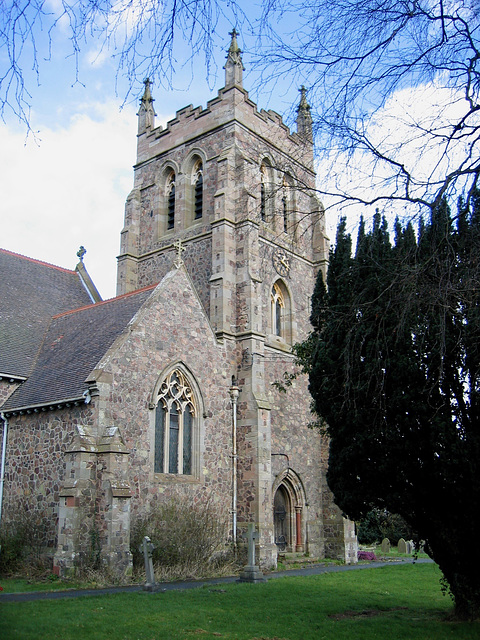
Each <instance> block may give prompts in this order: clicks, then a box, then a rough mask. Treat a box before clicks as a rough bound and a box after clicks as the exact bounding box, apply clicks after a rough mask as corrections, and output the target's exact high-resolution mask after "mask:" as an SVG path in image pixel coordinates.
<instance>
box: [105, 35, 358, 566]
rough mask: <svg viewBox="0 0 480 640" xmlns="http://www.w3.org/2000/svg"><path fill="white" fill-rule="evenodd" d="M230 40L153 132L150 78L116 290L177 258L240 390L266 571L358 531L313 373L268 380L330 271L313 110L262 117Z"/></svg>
mask: <svg viewBox="0 0 480 640" xmlns="http://www.w3.org/2000/svg"><path fill="white" fill-rule="evenodd" d="M231 36H232V38H231V43H230V48H229V50H228V56H227V61H226V64H225V67H224V69H225V86H224V88H222V89H220V91H219V92H218V96H217V97H216V98H214V99H212V100H210V101H209V102H208V104H207V107H206V108H205V109H202V108H192V106H188V107H185V108H184V109H182V110H180V111H178V112H177V113H176V117H175V118H174V119H173V120H171V121H170V122H168V123H167V125H166V127H165V128H162V127H161V126H156V125H155V111H154V107H153V102H154V100H153V98H152V95H151V87H150V82H149V81H148V80H146V81H145V92H144V95H143V97H142V100H141V104H140V109H139V112H138V146H137V161H136V165H135V180H134V188H133V191H132V192H131V193H130V195H129V197H128V199H127V204H126V212H125V226H124V229H123V230H122V234H121V249H120V255H119V257H118V277H117V295H122V294H125V293H128V292H130V291H134V290H137V289H140V288H142V287H146V286H148V285H151V284H153V283H156V282H158V281H160V280H161V279H162V278H163V277H164V276H165V274H166V273H167V272H168V271H169V269H170V268H171V265H172V262H173V261H174V258H175V256H176V255H177V256H178V259H179V260H181V261H182V262H183V263H184V265H185V268H186V271H187V272H188V274H189V276H190V278H191V281H192V282H193V284H194V286H195V289H196V292H197V294H198V296H199V298H200V301H201V303H202V305H203V308H204V310H205V313H206V315H207V316H208V318H209V321H210V324H211V327H212V328H213V330H214V332H215V336H216V338H217V340H218V341H219V342H220V343H222V344H223V345H224V346H225V349H226V353H227V354H228V359H229V361H230V372H231V376H232V390H233V392H235V393H237V392H236V391H235V390H236V389H238V391H239V396H238V404H237V401H236V398H235V404H236V407H235V408H236V410H237V411H238V415H237V416H236V429H237V432H236V434H235V438H236V451H234V452H233V453H231V457H232V461H233V463H232V464H233V466H234V467H235V470H234V471H235V473H236V476H237V483H238V484H237V486H236V487H235V490H236V492H237V495H236V496H234V505H233V508H232V511H235V515H234V519H236V518H238V527H239V528H240V529H241V528H242V523H246V522H249V521H253V522H255V523H257V524H258V526H259V528H260V532H261V540H262V543H261V549H260V557H261V559H262V562H264V563H265V564H267V565H271V564H274V563H275V562H276V554H277V549H278V548H286V549H287V550H290V551H303V550H306V549H307V548H308V550H309V552H310V553H311V554H313V555H320V556H324V555H325V554H326V555H328V556H331V557H332V556H335V557H337V556H342V557H343V556H344V555H345V549H346V547H345V543H346V539H347V538H348V540H349V541H350V542H352V543H353V537H354V534H353V529H352V525H351V523H348V522H347V521H344V520H343V518H342V517H341V515H340V513H339V511H338V509H337V508H336V507H335V505H333V503H332V498H331V495H330V493H329V491H328V489H327V487H326V484H325V467H326V464H327V452H326V447H325V443H324V442H322V439H321V437H320V435H319V434H318V433H316V432H314V431H312V430H310V429H309V428H308V423H309V421H310V419H311V418H310V414H309V403H310V400H309V395H308V392H307V389H306V381H305V380H302V379H299V380H297V381H296V383H295V384H294V386H293V387H292V388H291V389H289V391H288V392H287V393H286V394H282V393H279V392H278V391H277V390H276V387H275V386H274V383H275V382H276V381H279V380H281V379H282V378H283V374H284V372H285V371H287V372H291V371H293V356H292V355H291V346H292V345H293V344H294V343H295V342H297V341H300V340H302V339H304V338H305V337H306V336H307V334H308V332H309V321H308V318H309V313H310V308H309V304H310V296H311V294H312V291H313V287H314V282H315V277H316V275H317V273H318V271H319V270H322V271H323V272H325V271H326V267H327V257H328V239H327V237H326V234H325V219H324V211H323V208H322V205H321V203H320V202H319V201H318V199H317V197H316V196H315V172H314V164H313V137H312V120H311V116H310V107H309V105H308V103H307V99H306V91H305V89H304V88H303V87H302V89H301V97H300V102H299V106H298V109H297V123H296V124H297V131H296V132H291V131H290V130H289V129H288V127H287V126H286V125H285V124H284V123H283V122H282V118H281V117H280V116H279V115H278V114H277V113H275V112H273V111H264V110H261V111H258V110H257V107H256V105H255V104H254V103H253V102H252V101H251V100H250V99H249V97H248V93H247V91H246V90H245V89H244V87H243V81H242V75H243V64H242V58H241V50H240V48H239V46H238V43H237V33H236V32H235V30H234V31H233V32H232V33H231ZM172 335H174V327H172ZM170 337H171V336H170ZM166 339H168V337H166ZM191 357H192V359H193V360H195V357H196V356H195V354H194V353H192V355H191ZM205 375H208V368H207V367H206V368H205ZM233 392H232V391H231V395H232V393H233ZM232 398H233V395H232ZM229 446H231V445H229ZM233 527H234V528H235V527H236V523H234V524H233ZM347 546H348V545H347ZM350 556H351V553H350V551H348V552H347V553H346V556H345V557H348V558H350ZM350 559H351V558H350Z"/></svg>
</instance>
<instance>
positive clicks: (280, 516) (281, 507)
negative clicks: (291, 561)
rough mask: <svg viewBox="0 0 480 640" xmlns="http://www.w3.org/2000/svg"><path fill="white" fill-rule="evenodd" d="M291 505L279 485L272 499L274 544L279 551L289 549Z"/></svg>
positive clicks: (286, 494) (283, 488)
mask: <svg viewBox="0 0 480 640" xmlns="http://www.w3.org/2000/svg"><path fill="white" fill-rule="evenodd" d="M290 521H291V504H290V497H289V495H288V493H287V491H286V489H285V487H284V486H283V485H280V486H279V487H278V489H277V490H276V492H275V496H274V498H273V530H274V542H275V544H276V545H277V549H278V550H279V551H287V550H288V548H289V547H291V537H292V536H291V531H290V529H291V527H290Z"/></svg>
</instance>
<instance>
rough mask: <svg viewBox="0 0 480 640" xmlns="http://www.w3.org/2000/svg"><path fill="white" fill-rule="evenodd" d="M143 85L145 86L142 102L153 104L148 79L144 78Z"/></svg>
mask: <svg viewBox="0 0 480 640" xmlns="http://www.w3.org/2000/svg"><path fill="white" fill-rule="evenodd" d="M143 84H144V85H145V91H144V92H143V97H142V102H153V98H152V92H151V91H150V85H151V82H150V78H145V80H144V81H143Z"/></svg>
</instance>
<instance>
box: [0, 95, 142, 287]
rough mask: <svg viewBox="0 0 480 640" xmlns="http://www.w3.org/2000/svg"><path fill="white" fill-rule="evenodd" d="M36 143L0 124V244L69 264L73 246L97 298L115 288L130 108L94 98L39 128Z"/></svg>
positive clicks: (131, 130)
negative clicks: (64, 121) (64, 119)
mask: <svg viewBox="0 0 480 640" xmlns="http://www.w3.org/2000/svg"><path fill="white" fill-rule="evenodd" d="M33 124H34V126H33V128H34V129H40V132H39V135H38V143H35V141H34V140H33V139H32V138H31V137H30V138H29V139H28V140H27V141H26V143H25V134H24V133H23V132H21V131H20V132H18V131H17V132H15V131H13V130H11V129H9V128H8V127H7V126H2V127H0V150H1V151H0V175H2V183H3V185H4V186H3V189H2V198H1V201H0V217H1V219H2V231H1V236H0V237H1V241H0V244H1V246H2V247H3V248H5V249H9V250H11V251H16V252H18V253H21V254H24V255H28V256H30V257H32V258H37V259H40V260H45V261H47V262H50V263H53V264H56V265H59V266H63V267H66V268H69V269H73V268H74V267H75V264H76V263H77V257H76V252H77V250H78V248H79V246H80V245H84V246H85V248H86V249H87V254H86V256H85V260H84V261H85V265H86V267H87V269H88V271H89V273H90V275H91V276H92V278H93V280H94V282H95V283H96V284H97V287H98V288H99V290H100V293H101V294H102V295H103V296H104V297H111V296H113V295H115V277H116V260H115V257H116V255H117V253H118V248H119V242H120V230H121V228H122V225H123V213H124V202H125V198H126V196H127V195H128V193H129V191H130V190H131V188H132V185H133V171H132V165H133V163H134V162H135V145H136V124H137V123H136V117H135V111H134V109H133V107H129V108H126V109H124V110H123V111H122V112H121V113H119V110H118V105H116V104H113V103H112V104H101V105H99V104H96V105H90V107H89V108H85V105H82V113H77V114H74V115H73V116H72V117H71V120H70V123H69V124H68V125H67V126H66V127H65V128H62V129H56V130H52V129H48V128H43V127H39V126H38V124H36V123H35V122H34V123H33Z"/></svg>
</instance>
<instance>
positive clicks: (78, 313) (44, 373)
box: [2, 285, 155, 411]
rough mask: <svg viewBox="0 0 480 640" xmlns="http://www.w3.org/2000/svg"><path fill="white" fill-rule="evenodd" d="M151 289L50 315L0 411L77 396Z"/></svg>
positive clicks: (51, 402)
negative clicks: (27, 371)
mask: <svg viewBox="0 0 480 640" xmlns="http://www.w3.org/2000/svg"><path fill="white" fill-rule="evenodd" d="M154 288H155V285H153V286H150V287H146V288H145V289H140V290H139V291H135V292H133V293H128V294H125V295H123V296H119V297H118V298H112V299H111V300H107V301H105V302H98V303H96V304H92V305H89V306H87V307H84V308H81V309H77V310H75V311H70V312H67V313H64V314H61V315H57V316H54V317H53V318H52V319H51V322H50V325H49V327H48V330H47V332H46V335H45V338H44V340H43V343H42V346H41V349H40V352H39V354H38V357H37V359H36V362H35V367H34V369H33V371H32V373H31V375H30V377H29V378H28V380H27V381H26V382H24V383H22V384H21V385H20V387H19V388H18V389H17V390H16V391H15V392H14V393H13V394H12V395H11V396H10V397H9V398H8V399H7V401H6V402H5V404H4V405H3V407H2V411H12V410H15V409H16V410H18V409H23V408H26V407H32V406H39V405H40V406H41V405H47V404H55V403H59V402H62V401H66V400H71V399H77V398H81V397H82V394H83V393H84V391H86V389H87V385H86V384H85V379H86V378H87V377H88V375H89V374H90V373H91V371H92V370H93V369H94V368H95V367H96V365H97V364H98V362H99V361H100V359H101V358H102V357H103V356H104V355H105V353H106V351H107V350H108V349H109V347H110V346H111V345H112V344H113V342H114V340H115V339H116V338H117V337H118V336H119V335H120V334H121V333H122V331H123V330H124V329H125V328H126V326H127V325H128V323H129V322H130V320H131V319H132V318H133V316H134V315H135V313H136V312H137V311H138V309H139V308H140V307H141V305H142V304H143V303H144V302H145V301H146V300H147V298H148V297H149V296H150V295H151V293H152V290H153V289H154Z"/></svg>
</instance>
